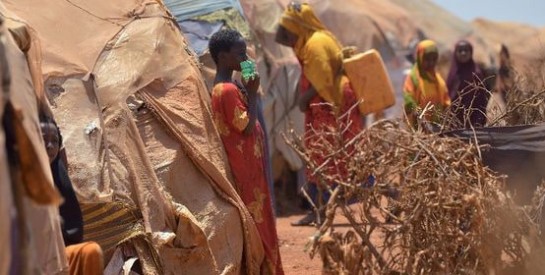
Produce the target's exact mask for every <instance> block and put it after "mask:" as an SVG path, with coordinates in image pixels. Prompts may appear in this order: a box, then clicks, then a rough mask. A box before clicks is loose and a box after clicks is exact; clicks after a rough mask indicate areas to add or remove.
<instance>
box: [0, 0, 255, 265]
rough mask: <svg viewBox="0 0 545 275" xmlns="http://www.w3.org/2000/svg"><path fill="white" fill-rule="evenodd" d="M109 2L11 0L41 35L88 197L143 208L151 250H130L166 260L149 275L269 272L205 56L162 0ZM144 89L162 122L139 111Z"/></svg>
mask: <svg viewBox="0 0 545 275" xmlns="http://www.w3.org/2000/svg"><path fill="white" fill-rule="evenodd" d="M110 2H111V1H107V0H101V1H94V2H93V3H92V4H88V3H87V2H86V1H83V0H78V1H74V0H73V1H53V2H48V3H44V2H42V1H37V0H17V1H11V0H10V1H6V3H8V7H9V8H10V9H12V10H13V11H15V13H16V14H17V15H19V16H20V17H22V18H23V19H24V20H26V21H27V22H29V24H30V25H31V27H32V28H33V29H34V30H36V32H37V33H38V34H39V37H40V38H41V41H40V42H41V48H40V49H41V51H42V53H43V60H39V61H43V63H41V64H42V69H43V71H44V74H45V83H46V91H47V94H48V97H49V99H50V101H51V104H52V109H53V113H54V114H55V117H56V119H57V121H58V123H59V126H60V128H61V131H62V132H63V134H64V137H65V148H66V151H67V155H68V160H69V173H70V176H71V177H72V179H73V184H74V185H75V187H76V191H77V194H78V198H79V199H80V201H81V202H90V203H93V202H105V203H108V202H111V201H116V202H119V203H124V204H127V205H129V206H130V207H134V208H138V209H139V211H140V212H141V213H142V217H143V220H142V221H141V223H142V225H143V227H142V228H143V230H144V231H145V233H146V234H147V236H150V237H151V238H150V239H151V240H152V242H151V243H150V245H152V246H145V244H142V243H141V242H137V241H136V240H129V242H128V243H129V244H131V245H133V246H135V248H136V249H137V250H139V249H149V248H150V247H153V249H155V250H156V251H157V253H158V254H159V258H160V259H161V261H162V266H160V267H156V268H152V267H151V265H149V261H148V259H145V258H144V259H140V260H141V261H144V264H143V267H144V272H146V273H147V274H154V273H155V271H157V270H159V271H161V270H162V271H163V272H164V273H165V274H177V273H179V271H180V270H184V271H186V272H187V273H188V274H215V273H231V272H234V273H237V271H240V273H243V274H256V273H259V270H260V265H261V264H262V262H263V248H262V246H261V242H260V241H259V235H258V234H257V230H256V228H255V225H254V224H253V221H252V220H251V216H250V215H249V213H248V211H247V210H246V208H245V207H244V204H243V203H242V201H241V199H240V197H238V195H237V194H236V191H235V190H234V188H233V186H232V184H231V180H232V179H231V175H230V172H229V169H228V163H227V159H226V156H225V152H224V150H223V146H222V144H221V140H220V137H219V135H218V133H217V131H216V129H215V127H214V125H213V121H212V116H211V114H210V110H209V109H208V104H209V98H208V95H207V91H206V89H205V87H204V84H203V82H202V78H201V74H200V72H199V69H198V64H197V62H196V60H195V57H194V56H192V55H191V54H190V52H191V51H190V50H189V49H188V48H187V44H186V41H185V40H184V38H183V37H182V36H181V34H180V32H179V29H178V28H177V27H176V26H175V25H174V23H173V22H172V20H170V17H169V15H168V13H167V12H166V8H165V7H164V6H163V5H162V4H161V3H160V2H157V1H139V0H132V1H123V3H121V4H119V5H115V6H112V5H111V3H110ZM30 6H32V7H33V9H32V10H29V9H27V7H30ZM60 17H63V18H64V20H61V21H58V20H55V21H54V22H57V23H53V21H52V20H50V18H60ZM52 24H60V25H55V26H52ZM59 29H62V31H59ZM34 61H36V60H34ZM36 62H38V61H36ZM137 92H138V93H140V94H141V95H142V96H143V100H144V102H145V105H146V107H148V108H150V109H152V110H153V112H152V114H153V120H152V121H155V122H154V123H152V124H146V123H145V120H142V121H141V120H140V119H139V118H137V117H135V114H134V113H133V111H134V110H132V109H130V108H129V105H128V104H127V99H128V98H129V97H131V96H132V95H134V94H135V93H137ZM147 131H149V132H151V133H153V134H151V136H148V135H147V134H146V133H149V132H147ZM155 134H157V135H155ZM159 136H161V137H167V136H168V137H170V139H158V137H159ZM167 145H168V146H167ZM171 153H172V154H173V155H174V156H179V157H177V158H172V157H171V156H172V155H171ZM157 158H159V160H158V159H157ZM178 160H183V161H178ZM189 164H192V165H189ZM164 169H167V170H169V171H175V172H176V173H177V174H172V176H173V177H165V176H164V174H163V172H164V171H165V170H164ZM188 195H190V196H188ZM199 197H202V198H208V200H207V203H206V204H205V203H203V202H202V201H195V200H194V199H195V198H199ZM183 206H185V207H183ZM218 225H225V226H218ZM219 244H229V245H219ZM148 267H149V268H148Z"/></svg>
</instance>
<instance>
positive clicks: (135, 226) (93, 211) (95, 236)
mask: <svg viewBox="0 0 545 275" xmlns="http://www.w3.org/2000/svg"><path fill="white" fill-rule="evenodd" d="M81 211H82V214H83V224H84V226H83V232H84V236H83V239H84V240H85V241H95V242H97V243H98V244H100V246H101V247H102V250H103V251H104V252H109V250H110V249H115V247H116V246H117V245H118V244H120V243H123V242H124V241H127V240H129V239H131V238H133V237H136V236H139V235H145V232H144V226H143V224H142V214H141V213H140V211H139V210H138V209H137V208H134V207H131V206H127V205H125V204H123V203H119V202H112V203H92V204H81Z"/></svg>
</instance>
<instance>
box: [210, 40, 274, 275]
mask: <svg viewBox="0 0 545 275" xmlns="http://www.w3.org/2000/svg"><path fill="white" fill-rule="evenodd" d="M209 49H210V54H211V56H212V59H213V60H214V62H215V63H216V76H215V79H214V88H213V90H212V98H211V100H212V111H213V116H214V122H215V124H216V127H217V129H218V131H219V133H220V136H221V139H222V142H223V146H224V147H225V151H226V152H227V157H228V159H229V165H230V167H231V171H232V173H233V176H234V178H235V187H236V189H237V192H238V194H239V195H240V197H241V198H242V201H243V202H244V204H245V205H246V207H247V208H248V210H249V212H250V214H251V215H252V217H253V219H254V222H255V224H256V226H257V229H258V231H259V234H260V236H261V240H262V242H263V247H264V249H265V255H266V260H265V265H264V266H263V267H262V273H264V274H284V271H283V269H282V263H281V260H280V251H279V248H278V237H277V234H276V226H275V221H274V214H273V211H272V207H271V201H270V191H269V189H268V186H267V180H266V175H265V168H264V167H263V163H264V162H263V157H264V156H265V154H264V147H263V146H264V144H265V141H264V133H263V129H262V128H261V125H260V124H259V121H258V120H257V96H258V95H257V89H258V88H259V75H257V74H254V75H253V76H252V77H250V78H249V79H245V78H244V77H243V78H242V83H238V82H235V81H233V71H241V62H243V61H247V60H248V56H247V55H246V43H245V42H244V39H243V38H242V36H241V35H240V33H238V32H237V31H234V30H221V31H219V32H217V33H215V34H214V35H213V36H212V37H211V39H210V43H209Z"/></svg>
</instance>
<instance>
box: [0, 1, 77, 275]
mask: <svg viewBox="0 0 545 275" xmlns="http://www.w3.org/2000/svg"><path fill="white" fill-rule="evenodd" d="M0 13H1V14H2V21H3V22H2V26H1V27H2V29H1V30H0V37H1V42H0V72H1V73H0V76H1V77H0V82H1V85H0V87H1V91H0V117H1V118H2V125H1V126H0V175H1V177H0V188H1V193H0V196H2V197H1V199H0V221H1V223H2V226H1V229H0V236H1V237H0V247H2V253H0V274H8V271H9V270H10V268H11V271H12V272H15V273H16V274H58V273H62V272H66V271H67V268H68V266H67V261H66V256H65V254H64V243H63V240H62V233H61V229H60V223H59V221H60V219H59V214H58V208H57V207H58V204H59V203H60V196H59V194H58V193H57V191H56V190H55V187H54V185H53V180H52V176H51V170H50V168H49V159H48V157H47V153H46V150H45V145H44V143H43V140H42V135H41V132H40V126H39V120H38V104H37V102H38V101H37V98H36V92H35V90H34V87H33V85H32V80H31V79H32V76H31V73H30V70H29V67H28V64H27V59H26V57H25V52H23V50H27V49H25V48H24V47H21V46H22V45H21V44H19V43H18V42H19V41H16V39H14V37H13V36H12V35H11V34H10V32H8V28H10V31H11V30H19V28H21V27H22V26H21V24H19V23H18V22H16V21H14V20H13V19H15V18H13V17H12V16H10V15H9V14H8V12H7V10H6V8H5V7H4V5H3V4H2V3H0Z"/></svg>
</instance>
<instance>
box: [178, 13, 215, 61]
mask: <svg viewBox="0 0 545 275" xmlns="http://www.w3.org/2000/svg"><path fill="white" fill-rule="evenodd" d="M178 25H180V28H181V29H182V32H184V34H185V37H186V38H187V40H188V41H189V44H190V45H191V48H192V49H193V50H194V51H195V53H196V54H197V55H199V56H200V55H202V54H203V53H204V52H206V50H208V42H209V41H210V37H211V36H212V34H214V33H216V32H217V31H219V30H220V29H221V27H223V23H222V22H204V21H198V20H186V21H182V22H178Z"/></svg>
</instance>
